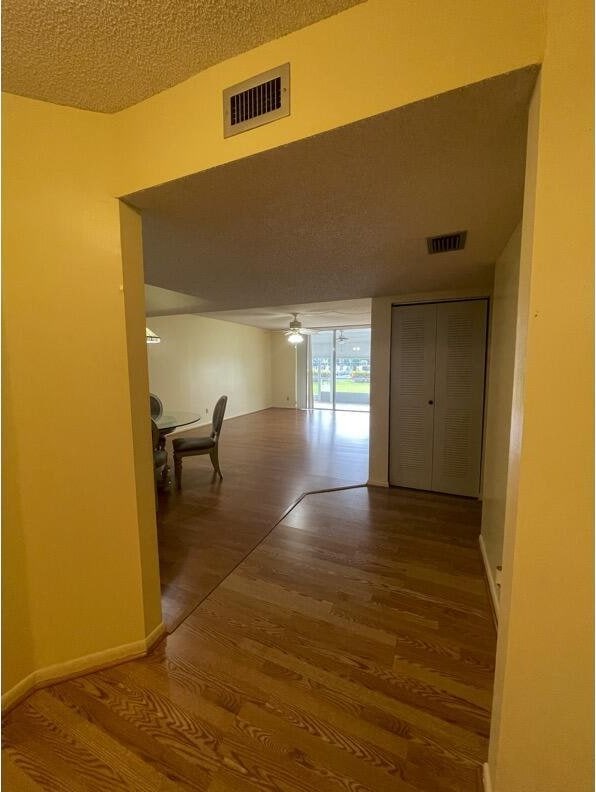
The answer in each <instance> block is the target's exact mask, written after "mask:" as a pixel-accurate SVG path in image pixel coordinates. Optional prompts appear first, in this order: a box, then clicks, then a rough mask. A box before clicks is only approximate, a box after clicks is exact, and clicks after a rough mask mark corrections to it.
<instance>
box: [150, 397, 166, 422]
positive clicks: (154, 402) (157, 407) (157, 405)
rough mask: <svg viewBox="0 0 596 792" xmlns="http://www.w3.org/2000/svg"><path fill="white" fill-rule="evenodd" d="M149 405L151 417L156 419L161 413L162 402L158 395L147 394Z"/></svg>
mask: <svg viewBox="0 0 596 792" xmlns="http://www.w3.org/2000/svg"><path fill="white" fill-rule="evenodd" d="M149 405H150V407H151V417H152V418H155V419H156V420H157V419H158V418H159V417H161V416H162V415H163V404H162V403H161V399H160V398H159V396H156V395H155V394H154V393H150V394H149Z"/></svg>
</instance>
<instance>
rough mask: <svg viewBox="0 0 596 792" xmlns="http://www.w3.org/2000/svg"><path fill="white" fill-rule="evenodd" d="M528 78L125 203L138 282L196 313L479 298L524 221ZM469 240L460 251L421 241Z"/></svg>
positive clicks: (458, 94)
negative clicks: (434, 248)
mask: <svg viewBox="0 0 596 792" xmlns="http://www.w3.org/2000/svg"><path fill="white" fill-rule="evenodd" d="M536 73H537V72H536V70H535V69H524V70H519V71H516V72H512V73H510V74H508V75H503V76H501V77H498V78H495V79H493V80H489V81H486V82H483V83H478V84H475V85H471V86H468V87H466V88H464V89H461V90H458V91H453V92H450V93H447V94H441V95H440V96H437V97H434V98H432V99H429V100H425V101H423V102H417V103H415V104H412V105H409V106H407V107H403V108H399V109H396V110H394V111H391V112H389V113H384V114H383V115H380V116H375V117H373V118H370V119H366V120H365V121H361V122H358V123H355V124H351V125H349V126H345V127H342V128H340V129H337V130H333V131H332V132H328V133H325V134H322V135H318V136H316V137H312V138H309V139H307V140H302V141H298V142H297V143H293V144H291V145H288V146H284V147H281V148H278V149H275V150H272V151H267V152H264V153H262V154H258V155H256V156H253V157H249V158H246V159H243V160H239V161H236V162H233V163H230V164H228V165H224V166H221V167H218V168H214V169H212V170H209V171H204V172H201V173H198V174H194V175H193V176H189V177H186V178H184V179H179V180H176V181H173V182H168V183H166V184H164V185H161V186H159V187H154V188H151V189H148V190H144V191H141V192H139V193H136V194H134V195H131V196H128V199H127V200H129V201H130V203H131V204H133V205H134V206H136V207H138V208H139V209H141V210H142V212H143V245H144V259H145V281H146V282H147V283H149V284H152V285H154V286H160V287H162V288H166V289H172V290H174V291H178V292H183V293H184V294H188V295H193V296H194V297H196V298H197V300H196V303H195V305H194V309H193V310H194V312H196V313H199V312H201V313H204V312H208V311H224V310H232V309H239V308H242V309H245V308H256V307H260V306H267V305H284V306H285V305H293V304H300V303H312V302H320V301H328V300H345V299H353V298H362V297H374V296H379V295H389V294H406V293H413V292H421V291H430V290H447V289H454V288H482V289H485V288H490V286H491V284H492V272H493V264H494V262H495V260H496V258H497V256H498V255H499V253H500V252H501V251H502V249H503V248H504V246H505V243H506V242H507V240H508V238H509V236H510V235H511V233H512V231H513V229H514V228H515V226H516V224H517V223H518V222H519V220H520V218H521V213H522V202H523V183H524V161H525V140H526V123H527V109H528V102H529V98H530V95H531V91H532V88H533V84H534V82H535V78H536ZM460 230H467V231H468V238H467V244H466V248H465V250H463V251H458V252H453V253H446V254H441V255H435V256H429V255H428V253H427V250H426V244H425V237H426V236H430V235H435V234H443V233H449V232H453V231H460Z"/></svg>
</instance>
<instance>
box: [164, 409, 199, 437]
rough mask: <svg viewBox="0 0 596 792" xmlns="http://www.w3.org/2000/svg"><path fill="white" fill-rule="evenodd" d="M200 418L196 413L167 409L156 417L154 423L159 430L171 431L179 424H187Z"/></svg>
mask: <svg viewBox="0 0 596 792" xmlns="http://www.w3.org/2000/svg"><path fill="white" fill-rule="evenodd" d="M200 420H201V416H200V415H199V414H198V413H191V412H182V411H179V410H168V411H167V412H164V413H163V414H162V415H160V416H159V418H156V419H155V423H156V424H157V428H158V429H159V431H160V432H163V431H167V430H169V431H173V430H174V429H176V428H177V427H179V426H188V425H189V424H192V423H196V422H197V421H200Z"/></svg>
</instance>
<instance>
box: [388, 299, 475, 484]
mask: <svg viewBox="0 0 596 792" xmlns="http://www.w3.org/2000/svg"><path fill="white" fill-rule="evenodd" d="M486 320H487V301H486V300H465V301H457V302H442V303H426V304H421V305H399V306H394V307H393V309H392V329H391V405H390V443H389V458H390V465H389V481H390V483H391V484H392V485H395V486H400V487H413V488H415V489H425V490H434V491H436V492H448V493H453V494H456V495H469V496H477V495H478V494H479V490H480V462H481V453H482V424H483V407H484V370H485V359H486Z"/></svg>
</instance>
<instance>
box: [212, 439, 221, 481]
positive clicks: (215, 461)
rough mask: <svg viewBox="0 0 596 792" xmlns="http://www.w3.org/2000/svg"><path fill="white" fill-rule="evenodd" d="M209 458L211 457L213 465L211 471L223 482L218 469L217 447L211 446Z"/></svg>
mask: <svg viewBox="0 0 596 792" xmlns="http://www.w3.org/2000/svg"><path fill="white" fill-rule="evenodd" d="M209 456H210V457H211V464H212V465H213V470H214V472H215V473H217V475H218V476H219V477H220V479H222V480H223V476H222V474H221V470H220V469H219V457H218V455H217V446H213V448H212V449H211V451H209Z"/></svg>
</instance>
